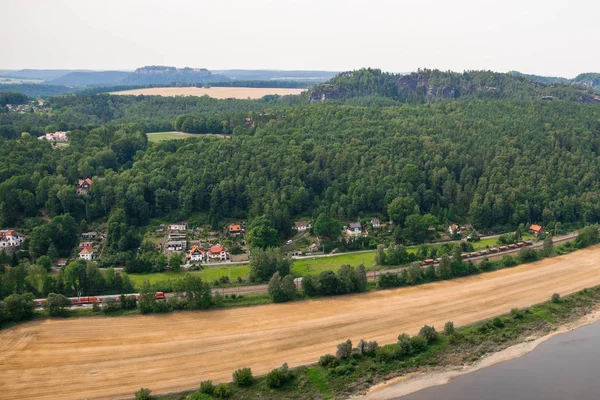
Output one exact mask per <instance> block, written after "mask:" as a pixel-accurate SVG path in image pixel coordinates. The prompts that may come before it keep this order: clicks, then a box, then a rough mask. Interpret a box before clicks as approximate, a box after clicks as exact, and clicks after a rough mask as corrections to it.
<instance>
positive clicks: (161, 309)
mask: <svg viewBox="0 0 600 400" xmlns="http://www.w3.org/2000/svg"><path fill="white" fill-rule="evenodd" d="M153 309H154V312H155V313H168V312H170V311H171V307H169V303H168V302H166V301H157V302H155V303H154V307H153Z"/></svg>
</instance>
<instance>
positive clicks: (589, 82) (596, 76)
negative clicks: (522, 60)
mask: <svg viewBox="0 0 600 400" xmlns="http://www.w3.org/2000/svg"><path fill="white" fill-rule="evenodd" d="M510 74H512V75H514V76H525V77H527V78H530V79H532V80H534V81H536V82H541V83H567V84H573V85H581V86H585V87H588V88H590V89H593V90H595V91H596V92H599V93H600V73H596V72H588V73H585V74H579V75H577V76H576V77H575V78H573V79H568V78H560V77H550V76H540V75H528V74H523V73H521V72H518V71H511V72H510Z"/></svg>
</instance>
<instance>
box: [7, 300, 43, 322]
mask: <svg viewBox="0 0 600 400" xmlns="http://www.w3.org/2000/svg"><path fill="white" fill-rule="evenodd" d="M33 299H34V298H33V294H31V293H25V294H11V295H10V296H8V297H7V298H5V299H4V305H5V307H6V313H7V319H11V320H13V321H15V322H18V321H22V320H24V319H29V318H31V317H33V313H34V310H35V304H34V303H33Z"/></svg>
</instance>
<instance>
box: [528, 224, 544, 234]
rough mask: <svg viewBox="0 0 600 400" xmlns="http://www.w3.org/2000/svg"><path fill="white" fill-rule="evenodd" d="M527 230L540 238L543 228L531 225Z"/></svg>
mask: <svg viewBox="0 0 600 400" xmlns="http://www.w3.org/2000/svg"><path fill="white" fill-rule="evenodd" d="M529 230H530V231H531V232H532V233H533V234H534V235H535V236H540V235H541V234H543V233H544V228H543V227H542V226H541V225H536V224H532V225H531V226H530V227H529Z"/></svg>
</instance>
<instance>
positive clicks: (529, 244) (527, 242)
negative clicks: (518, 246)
mask: <svg viewBox="0 0 600 400" xmlns="http://www.w3.org/2000/svg"><path fill="white" fill-rule="evenodd" d="M525 246H533V242H532V241H531V240H526V241H525Z"/></svg>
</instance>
